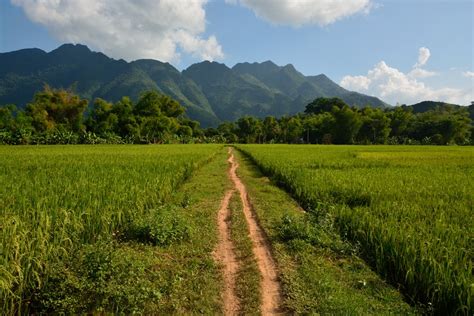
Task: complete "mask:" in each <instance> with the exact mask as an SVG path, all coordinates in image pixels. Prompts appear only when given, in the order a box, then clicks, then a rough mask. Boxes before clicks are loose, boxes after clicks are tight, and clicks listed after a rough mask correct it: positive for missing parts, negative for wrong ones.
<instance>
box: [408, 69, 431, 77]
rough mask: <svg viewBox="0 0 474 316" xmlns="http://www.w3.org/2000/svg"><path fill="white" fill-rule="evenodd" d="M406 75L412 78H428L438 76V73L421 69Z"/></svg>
mask: <svg viewBox="0 0 474 316" xmlns="http://www.w3.org/2000/svg"><path fill="white" fill-rule="evenodd" d="M408 75H409V76H410V77H412V78H429V77H433V76H436V75H438V73H437V72H435V71H429V70H425V69H421V68H414V69H413V70H412V71H410V72H409V73H408Z"/></svg>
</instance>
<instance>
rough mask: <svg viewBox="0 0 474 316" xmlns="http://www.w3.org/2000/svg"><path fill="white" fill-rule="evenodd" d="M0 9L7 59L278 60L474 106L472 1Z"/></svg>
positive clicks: (153, 2) (371, 89) (85, 2)
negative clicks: (74, 46)
mask: <svg viewBox="0 0 474 316" xmlns="http://www.w3.org/2000/svg"><path fill="white" fill-rule="evenodd" d="M60 2H62V4H60V5H58V3H60ZM0 3H1V4H0V51H2V52H5V51H11V50H16V49H21V48H26V47H39V48H41V49H44V50H46V51H50V50H52V49H54V48H56V47H57V46H58V45H60V44H61V43H64V42H77V43H83V44H86V45H88V46H89V47H91V48H92V49H94V50H99V51H103V52H104V53H106V54H107V55H109V56H112V57H114V58H124V59H126V60H133V59H138V58H154V59H159V60H162V61H169V62H171V63H172V64H173V65H175V66H176V67H177V68H178V69H183V68H186V67H187V66H189V65H190V64H192V63H194V62H198V61H201V60H203V59H214V60H217V61H219V62H223V63H225V64H227V65H228V66H233V65H234V64H235V63H238V62H243V61H248V62H254V61H257V62H261V61H265V60H272V61H274V62H275V63H277V64H279V65H285V64H288V63H291V64H293V65H295V67H296V68H297V69H298V70H299V71H301V72H302V73H304V74H305V75H315V74H319V73H325V74H326V75H328V76H329V77H330V78H331V79H333V80H334V81H336V82H337V83H339V84H341V85H343V86H344V87H346V88H348V89H351V90H356V91H359V92H362V93H366V94H370V95H375V96H378V97H380V98H382V99H383V100H386V101H387V102H389V103H392V104H395V103H397V102H400V103H411V102H417V101H420V100H425V99H433V100H444V101H450V102H457V103H461V104H469V103H470V101H471V100H474V67H473V63H474V61H473V60H474V51H473V50H474V48H473V47H474V35H473V29H474V1H472V0H451V1H448V0H446V1H437V0H411V1H410V0H391V1H384V0H351V1H340V0H278V1H269V0H211V1H206V0H192V1H191V0H188V1H185V0H182V1H179V0H174V1H172V0H142V1H139V2H137V1H135V2H134V4H130V3H131V2H129V1H126V0H75V1H72V0H71V1H68V0H62V1H59V2H58V1H53V0H45V1H37V0H0ZM137 3H138V4H137ZM104 16H106V18H103V17H104ZM124 16H126V18H124ZM415 64H417V65H416V66H415Z"/></svg>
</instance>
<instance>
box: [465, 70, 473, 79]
mask: <svg viewBox="0 0 474 316" xmlns="http://www.w3.org/2000/svg"><path fill="white" fill-rule="evenodd" d="M462 74H463V76H464V77H467V78H474V71H465V72H463V73H462Z"/></svg>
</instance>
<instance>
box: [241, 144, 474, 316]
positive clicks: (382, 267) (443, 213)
mask: <svg viewBox="0 0 474 316" xmlns="http://www.w3.org/2000/svg"><path fill="white" fill-rule="evenodd" d="M239 148H240V149H241V150H243V151H244V152H245V153H247V154H248V155H250V156H251V157H252V159H253V160H254V161H255V162H256V163H257V164H258V166H259V167H260V168H261V169H262V170H263V171H264V172H265V173H266V174H268V175H270V176H271V177H272V178H273V179H274V180H275V181H276V182H277V183H279V184H280V185H281V186H283V187H285V188H286V189H287V190H288V191H289V192H291V194H292V195H293V196H294V197H295V198H296V199H297V200H298V201H299V202H300V203H301V204H302V205H304V206H305V208H306V209H308V210H309V211H310V212H313V213H315V214H317V216H320V217H325V216H326V215H327V214H329V215H330V216H331V217H333V220H334V223H335V225H336V226H337V228H338V230H339V231H340V234H341V235H342V236H343V237H345V238H347V239H349V240H351V241H353V242H354V243H356V244H357V245H358V246H360V250H361V255H362V256H363V257H364V258H365V259H366V260H367V261H368V262H369V263H370V264H371V265H372V266H373V267H374V268H375V269H376V271H377V272H379V273H380V274H381V275H383V276H384V277H385V278H386V279H388V280H389V281H391V282H393V283H394V284H400V285H401V286H402V291H403V292H404V293H405V294H406V295H407V297H408V299H409V300H410V301H411V302H412V303H422V304H424V305H425V306H426V308H428V309H431V308H434V309H435V310H436V311H437V313H466V314H468V313H469V312H472V310H473V308H474V305H473V304H474V301H473V300H474V287H473V284H474V278H473V257H474V253H473V252H474V247H473V245H474V221H473V218H474V217H473V215H474V210H473V207H474V205H473V202H474V200H473V198H474V180H473V179H474V150H473V148H472V147H468V148H464V147H399V146H332V147H328V146H287V145H283V146H280V145H260V146H257V145H241V146H239Z"/></svg>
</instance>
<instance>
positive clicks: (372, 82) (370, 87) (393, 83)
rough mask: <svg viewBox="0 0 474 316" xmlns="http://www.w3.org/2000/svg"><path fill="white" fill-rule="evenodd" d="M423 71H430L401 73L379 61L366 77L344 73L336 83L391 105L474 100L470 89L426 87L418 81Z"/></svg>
mask: <svg viewBox="0 0 474 316" xmlns="http://www.w3.org/2000/svg"><path fill="white" fill-rule="evenodd" d="M420 55H421V54H420ZM425 56H426V55H425ZM427 60H428V58H426V59H424V58H423V59H421V58H420V59H419V60H418V61H419V64H425V63H426V61H427ZM420 61H421V63H420ZM427 74H430V75H431V74H432V72H429V71H426V70H423V69H421V68H414V69H412V71H411V72H409V73H408V74H405V73H403V72H401V71H400V70H398V69H396V68H393V67H390V66H389V65H387V64H386V63H385V62H384V61H381V62H379V63H378V64H377V65H375V67H374V68H373V69H371V70H369V71H368V73H367V75H366V76H345V77H344V78H342V80H341V83H340V84H341V86H343V87H344V88H346V89H349V90H355V91H359V92H361V93H368V94H371V95H375V96H377V97H380V98H381V99H383V100H384V101H386V102H388V103H391V104H396V103H397V102H399V103H405V104H413V103H417V102H420V101H424V100H433V101H445V102H450V103H457V104H463V105H466V104H470V102H471V101H472V100H474V91H473V89H457V88H448V87H445V88H440V89H435V88H432V87H429V86H427V85H426V84H425V83H424V82H422V81H420V80H419V78H423V77H426V75H427Z"/></svg>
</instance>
